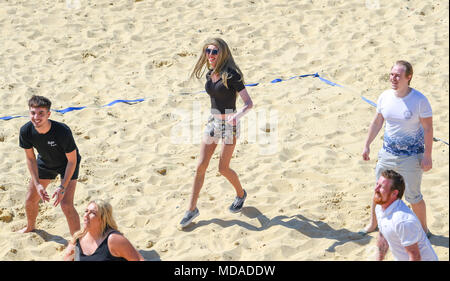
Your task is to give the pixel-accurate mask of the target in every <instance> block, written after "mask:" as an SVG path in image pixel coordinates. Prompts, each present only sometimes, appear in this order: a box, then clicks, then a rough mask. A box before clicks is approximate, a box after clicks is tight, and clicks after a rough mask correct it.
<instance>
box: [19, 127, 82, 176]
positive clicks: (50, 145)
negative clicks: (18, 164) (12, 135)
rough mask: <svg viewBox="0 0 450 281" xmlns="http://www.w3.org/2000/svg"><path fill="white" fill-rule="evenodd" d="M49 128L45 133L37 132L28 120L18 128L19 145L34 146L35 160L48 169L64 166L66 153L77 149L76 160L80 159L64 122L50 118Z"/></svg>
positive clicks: (23, 146) (27, 147) (24, 146)
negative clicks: (36, 153) (35, 151)
mask: <svg viewBox="0 0 450 281" xmlns="http://www.w3.org/2000/svg"><path fill="white" fill-rule="evenodd" d="M49 121H50V122H51V128H50V130H49V131H48V132H47V133H45V134H39V133H38V131H36V128H34V125H33V123H31V121H29V122H28V123H26V124H25V125H23V126H22V127H21V128H20V134H19V145H20V147H22V148H25V149H30V148H33V147H34V148H36V150H37V151H38V153H39V154H38V156H37V160H38V161H42V162H43V163H44V165H45V166H46V167H47V168H49V169H58V168H63V167H66V165H67V157H66V153H69V152H72V151H74V150H76V151H77V161H78V162H79V161H80V160H81V156H80V153H79V152H78V148H77V145H76V144H75V140H74V139H73V135H72V131H71V130H70V128H69V127H68V126H67V125H66V124H64V123H60V122H57V121H53V120H50V119H49Z"/></svg>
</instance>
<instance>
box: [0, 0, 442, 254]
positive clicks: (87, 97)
mask: <svg viewBox="0 0 450 281" xmlns="http://www.w3.org/2000/svg"><path fill="white" fill-rule="evenodd" d="M50 2H51V3H50ZM53 2H56V3H53ZM448 19H449V4H448V1H444V0H440V1H419V0H411V1H400V0H393V1H387V0H380V1H377V0H367V1H364V0H352V1H343V0H341V1H339V0H336V1H335V0H328V1H325V0H310V1H282V0H273V1H271V0H263V1H248V0H233V1H222V2H216V1H194V0H192V1H174V0H167V1H148V0H141V1H104V0H98V1H85V0H80V1H75V0H72V1H70V0H68V1H63V0H59V1H37V0H32V1H1V2H0V34H1V36H0V43H1V44H0V46H2V48H1V50H0V70H1V73H2V75H0V100H1V102H0V117H3V116H16V115H24V116H27V100H28V99H29V98H30V96H31V95H32V94H39V95H44V96H47V97H48V98H50V99H51V100H52V102H53V109H64V108H67V107H81V106H86V107H87V108H85V109H83V110H78V111H71V112H68V113H66V114H60V113H57V112H53V113H52V116H51V118H52V119H54V120H56V121H60V122H64V123H66V124H67V125H69V126H70V128H71V129H72V132H73V134H74V137H75V140H76V143H77V145H78V147H79V150H80V153H81V155H82V158H83V159H82V163H81V171H80V177H79V182H78V186H77V191H76V194H75V207H76V209H77V211H78V212H79V214H80V216H82V215H83V213H84V209H85V208H86V205H87V203H88V202H89V201H90V200H92V199H96V198H100V199H106V200H109V201H110V202H111V204H112V205H113V207H114V216H115V218H116V221H117V223H118V225H119V228H120V230H121V231H122V232H123V233H124V234H125V236H126V237H127V238H128V239H129V240H130V241H131V242H132V243H133V244H134V245H135V247H136V248H137V249H138V250H139V251H140V252H141V254H142V255H143V256H144V257H145V258H146V259H147V260H162V261H170V260H213V261H215V260H218V261H229V260H232V261H241V260H257V261H262V260H289V261H291V260H300V261H303V260H338V261H342V260H373V259H374V253H375V245H376V236H377V234H376V233H371V234H369V235H368V236H365V237H361V236H360V235H358V234H357V232H358V230H360V229H361V228H363V227H364V226H365V224H366V223H367V222H368V219H369V211H370V207H369V206H370V200H371V196H372V189H373V186H374V169H375V164H376V160H377V152H378V150H379V149H380V148H381V146H382V136H383V134H382V132H381V133H380V134H379V135H378V137H377V138H376V139H375V141H374V143H373V144H372V147H371V160H370V161H368V162H365V161H363V160H362V157H361V153H362V149H363V145H364V140H365V138H366V135H367V131H368V126H369V124H370V122H371V120H372V118H373V117H374V115H375V108H374V107H372V106H370V105H369V104H368V103H366V102H365V101H363V100H362V99H361V95H363V96H364V97H366V98H367V99H369V100H371V101H374V102H376V100H377V98H378V96H379V94H380V93H381V92H382V91H384V90H385V89H388V88H389V87H390V83H389V81H388V72H389V70H390V67H391V66H392V64H393V62H394V61H396V60H398V59H405V60H408V61H410V62H411V63H412V64H413V66H414V70H415V73H414V77H413V81H412V87H414V88H416V89H418V90H419V91H421V92H422V93H424V94H425V95H426V96H427V98H428V99H429V101H430V103H431V105H432V108H433V122H434V135H435V137H438V138H441V139H443V140H445V141H447V142H448V141H449V74H448V68H449V45H448V39H449V38H448V33H449V22H448V21H449V20H448ZM208 37H222V38H223V39H225V40H226V41H227V42H228V44H229V46H230V48H231V49H232V52H233V56H234V58H235V60H236V62H237V63H238V65H239V66H240V68H241V70H242V71H243V73H244V75H245V81H246V83H259V84H258V85H257V86H254V87H247V89H248V92H249V94H250V96H251V97H252V99H253V102H254V104H255V106H254V108H253V110H252V111H251V113H249V114H248V115H246V116H245V118H244V119H243V120H242V135H241V139H240V143H239V144H238V145H237V146H236V150H235V153H234V156H233V159H232V161H231V167H232V168H233V169H234V170H235V171H236V172H237V173H238V174H239V177H240V180H241V182H242V185H243V186H244V188H245V189H246V190H247V192H248V198H247V201H246V203H245V207H244V209H243V210H242V212H241V213H238V214H231V213H230V212H229V211H228V206H229V205H230V204H231V202H232V201H233V199H234V196H235V192H234V190H233V188H232V186H231V185H230V183H228V182H227V180H226V179H225V178H224V177H223V176H220V174H219V172H218V160H219V152H220V150H219V149H217V150H216V153H215V154H214V156H213V158H212V160H211V163H210V166H209V169H208V171H207V174H206V178H205V182H204V186H203V189H202V191H201V194H200V199H199V202H198V207H199V210H200V216H199V217H198V218H197V219H196V220H195V223H194V224H192V225H191V226H189V227H188V228H187V229H186V230H185V231H180V230H178V229H177V227H176V226H177V224H178V223H179V221H180V220H181V218H182V216H183V214H184V212H185V210H186V208H187V205H188V200H189V196H190V193H191V186H192V182H193V178H194V172H195V167H196V164H197V161H198V156H199V151H200V146H199V142H200V136H201V132H202V130H203V126H204V124H205V123H206V120H207V117H208V112H209V107H210V101H209V98H208V96H207V95H206V94H205V93H198V92H199V91H202V90H204V85H203V84H204V80H203V79H201V80H195V79H194V80H190V79H189V75H190V72H191V71H192V69H193V67H194V64H195V62H196V60H197V57H198V55H199V52H200V50H201V47H202V45H203V42H204V41H205V40H206V39H207V38H208ZM316 72H317V73H319V75H320V76H321V77H324V78H326V79H328V80H330V81H333V82H335V83H338V84H340V85H343V86H345V87H336V86H335V87H333V86H331V85H328V84H326V83H324V82H323V81H321V80H319V79H318V78H314V77H305V78H294V79H290V80H288V79H289V78H290V77H293V76H296V75H303V74H312V73H316ZM277 78H280V79H284V80H286V81H283V82H280V83H270V82H271V81H272V80H274V79H277ZM140 98H143V99H144V101H143V102H140V103H137V104H125V103H117V104H114V105H112V106H109V107H102V106H104V105H106V104H108V103H110V102H112V101H114V100H118V99H124V100H135V99H140ZM237 105H238V107H239V108H240V107H241V106H242V105H243V103H242V101H241V100H238V103H237ZM27 121H28V117H20V118H15V119H11V120H8V121H5V120H0V155H1V157H0V171H1V172H0V260H14V261H23V260H44V261H46V260H60V259H61V257H62V253H63V249H64V247H65V245H66V244H67V240H69V239H70V233H69V230H68V226H67V223H66V220H65V217H64V215H63V213H62V211H61V209H60V208H59V207H58V208H54V207H53V206H52V205H51V204H49V203H46V204H41V205H40V211H39V216H38V219H37V227H38V230H37V231H36V232H34V233H28V234H18V233H15V231H16V230H17V229H20V228H22V227H24V226H25V223H26V217H25V209H24V201H25V195H26V191H27V184H28V182H29V180H30V176H29V173H28V170H27V167H26V163H25V154H24V152H23V149H21V148H20V147H19V146H18V133H19V128H20V127H21V126H22V125H23V124H24V123H26V122H27ZM267 127H268V128H267ZM448 163H449V147H448V146H447V145H445V144H444V143H442V142H435V143H434V144H433V169H432V170H431V171H429V172H427V173H425V174H424V177H423V182H422V192H423V195H424V199H425V201H426V204H427V211H428V225H429V227H430V229H431V231H432V232H433V234H434V236H433V238H432V239H431V242H432V245H433V248H434V250H435V251H436V253H437V255H438V257H439V259H440V260H449V251H448V248H449V164H448ZM58 184H59V181H55V182H54V183H52V184H51V185H50V186H49V187H48V190H49V193H50V194H52V193H53V191H54V189H55V188H56V186H57V185H58ZM387 259H388V260H389V259H390V260H392V256H391V254H388V256H387Z"/></svg>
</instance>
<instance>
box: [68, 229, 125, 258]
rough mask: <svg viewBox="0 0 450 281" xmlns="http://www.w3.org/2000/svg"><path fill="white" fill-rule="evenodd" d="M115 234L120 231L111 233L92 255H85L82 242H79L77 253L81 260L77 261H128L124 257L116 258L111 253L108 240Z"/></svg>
mask: <svg viewBox="0 0 450 281" xmlns="http://www.w3.org/2000/svg"><path fill="white" fill-rule="evenodd" d="M113 233H119V232H118V231H115V230H113V231H111V232H110V233H108V235H107V236H106V238H105V239H103V241H102V243H100V245H98V247H97V249H96V250H95V252H94V253H93V254H92V255H89V256H88V255H85V254H84V253H83V250H82V249H81V246H80V241H79V240H77V244H76V247H77V249H76V251H78V253H79V254H80V255H79V259H77V258H76V260H79V261H127V260H126V259H124V258H122V257H115V256H113V255H112V254H111V252H110V251H109V247H108V238H109V236H110V235H111V234H113Z"/></svg>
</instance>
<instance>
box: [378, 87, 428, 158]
mask: <svg viewBox="0 0 450 281" xmlns="http://www.w3.org/2000/svg"><path fill="white" fill-rule="evenodd" d="M377 112H378V113H381V114H382V115H383V118H384V120H386V126H385V129H384V142H383V148H384V149H385V150H386V151H387V152H389V153H391V154H394V155H397V156H400V155H406V156H410V155H414V154H419V153H423V152H424V151H425V145H424V142H425V141H424V131H423V127H422V124H421V123H420V118H428V117H431V116H432V115H433V114H432V110H431V105H430V103H429V102H428V99H427V98H426V97H425V96H424V95H423V94H422V93H420V92H419V91H417V90H415V89H411V92H410V93H409V94H408V95H407V96H405V97H403V98H399V97H397V96H396V95H395V92H394V90H392V89H390V90H386V91H384V92H383V93H382V94H381V95H380V97H379V98H378V102H377Z"/></svg>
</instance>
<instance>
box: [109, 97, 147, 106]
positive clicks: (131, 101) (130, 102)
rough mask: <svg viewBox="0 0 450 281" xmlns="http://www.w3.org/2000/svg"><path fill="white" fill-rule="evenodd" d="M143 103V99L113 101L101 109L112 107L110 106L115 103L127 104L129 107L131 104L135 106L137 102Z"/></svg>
mask: <svg viewBox="0 0 450 281" xmlns="http://www.w3.org/2000/svg"><path fill="white" fill-rule="evenodd" d="M143 101H144V99H136V100H115V101H112V102H110V103H108V104H106V105H104V106H102V107H105V106H112V105H114V104H116V103H118V102H123V103H126V104H129V105H133V104H136V103H139V102H143Z"/></svg>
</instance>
